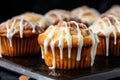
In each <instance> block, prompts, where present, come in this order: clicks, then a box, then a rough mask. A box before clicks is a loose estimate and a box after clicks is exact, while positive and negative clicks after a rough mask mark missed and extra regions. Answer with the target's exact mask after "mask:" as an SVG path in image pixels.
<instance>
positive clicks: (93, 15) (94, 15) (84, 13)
mask: <svg viewBox="0 0 120 80" xmlns="http://www.w3.org/2000/svg"><path fill="white" fill-rule="evenodd" d="M71 14H72V15H73V16H75V17H78V18H80V19H81V21H82V22H83V23H85V24H88V25H91V24H92V23H93V22H94V21H95V20H97V19H98V17H99V15H100V13H99V12H98V11H97V10H95V9H93V8H89V7H87V6H82V7H78V8H75V9H73V10H72V11H71Z"/></svg>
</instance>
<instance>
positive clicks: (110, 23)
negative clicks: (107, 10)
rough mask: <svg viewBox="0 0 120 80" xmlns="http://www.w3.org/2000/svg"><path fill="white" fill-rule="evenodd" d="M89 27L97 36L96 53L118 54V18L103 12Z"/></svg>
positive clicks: (119, 44) (119, 34) (119, 31)
mask: <svg viewBox="0 0 120 80" xmlns="http://www.w3.org/2000/svg"><path fill="white" fill-rule="evenodd" d="M90 29H91V30H92V31H93V33H94V34H95V35H98V37H99V44H98V47H97V55H106V56H109V55H110V56H120V49H119V48H120V18H119V17H118V16H116V15H113V14H103V15H102V16H101V17H100V18H99V19H98V20H97V21H96V22H95V23H94V24H93V25H91V26H90Z"/></svg>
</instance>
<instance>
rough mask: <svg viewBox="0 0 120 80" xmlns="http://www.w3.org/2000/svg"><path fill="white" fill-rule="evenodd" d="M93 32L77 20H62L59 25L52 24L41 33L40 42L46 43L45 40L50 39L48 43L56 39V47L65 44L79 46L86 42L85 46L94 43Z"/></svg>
mask: <svg viewBox="0 0 120 80" xmlns="http://www.w3.org/2000/svg"><path fill="white" fill-rule="evenodd" d="M91 35H92V33H91V32H90V30H89V29H88V28H87V27H86V25H84V24H83V23H77V22H75V21H70V22H65V21H61V22H59V23H58V24H57V25H51V26H49V27H48V28H47V30H46V31H45V32H44V33H42V34H40V35H39V40H38V41H39V43H40V44H42V45H44V43H45V41H46V40H47V39H49V43H48V45H50V44H51V43H52V42H53V41H55V47H58V45H60V42H61V44H64V47H69V46H70V45H71V46H72V47H76V46H78V44H82V43H83V42H84V46H87V45H92V38H91Z"/></svg>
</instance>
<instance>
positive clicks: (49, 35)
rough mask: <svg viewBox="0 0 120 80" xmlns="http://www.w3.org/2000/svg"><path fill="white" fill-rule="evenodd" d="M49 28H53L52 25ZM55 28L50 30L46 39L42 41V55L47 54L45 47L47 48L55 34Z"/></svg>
mask: <svg viewBox="0 0 120 80" xmlns="http://www.w3.org/2000/svg"><path fill="white" fill-rule="evenodd" d="M50 27H51V28H52V27H54V26H53V25H51V26H50ZM55 30H56V28H52V31H51V33H50V34H48V36H47V38H46V39H45V41H44V51H45V52H44V53H45V54H47V47H48V43H49V41H50V39H51V38H52V37H53V35H54V32H55Z"/></svg>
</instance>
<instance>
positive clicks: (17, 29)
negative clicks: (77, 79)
mask: <svg viewBox="0 0 120 80" xmlns="http://www.w3.org/2000/svg"><path fill="white" fill-rule="evenodd" d="M42 32H43V31H42V29H41V27H40V26H38V25H37V24H36V23H34V22H31V21H27V20H25V19H24V18H23V17H21V18H12V19H10V20H7V21H6V22H3V23H2V24H0V43H1V46H0V51H1V52H0V53H2V55H5V56H11V57H14V56H26V55H34V54H36V53H38V52H39V50H40V47H39V45H38V42H37V37H38V34H39V33H42Z"/></svg>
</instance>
